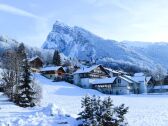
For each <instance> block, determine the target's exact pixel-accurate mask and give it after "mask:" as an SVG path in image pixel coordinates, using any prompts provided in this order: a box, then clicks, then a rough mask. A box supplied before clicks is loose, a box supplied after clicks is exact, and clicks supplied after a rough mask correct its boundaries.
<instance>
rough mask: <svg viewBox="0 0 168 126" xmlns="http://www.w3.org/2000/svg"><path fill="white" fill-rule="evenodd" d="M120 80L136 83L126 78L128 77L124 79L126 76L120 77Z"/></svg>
mask: <svg viewBox="0 0 168 126" xmlns="http://www.w3.org/2000/svg"><path fill="white" fill-rule="evenodd" d="M119 78H121V79H123V80H125V81H127V82H128V83H134V81H133V80H131V79H129V78H126V77H124V76H119Z"/></svg>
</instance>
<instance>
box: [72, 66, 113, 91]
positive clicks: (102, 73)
mask: <svg viewBox="0 0 168 126" xmlns="http://www.w3.org/2000/svg"><path fill="white" fill-rule="evenodd" d="M107 77H110V75H109V74H108V73H107V72H106V70H105V69H104V67H103V66H101V65H94V66H91V67H82V68H80V69H78V70H77V71H76V72H74V73H73V82H74V84H76V85H78V86H82V87H85V88H90V82H89V80H90V79H93V78H107Z"/></svg>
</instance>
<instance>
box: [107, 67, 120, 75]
mask: <svg viewBox="0 0 168 126" xmlns="http://www.w3.org/2000/svg"><path fill="white" fill-rule="evenodd" d="M105 70H107V71H109V72H112V73H115V74H119V73H120V72H118V71H116V70H113V69H111V68H105Z"/></svg>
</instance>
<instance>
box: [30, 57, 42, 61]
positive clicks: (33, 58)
mask: <svg viewBox="0 0 168 126" xmlns="http://www.w3.org/2000/svg"><path fill="white" fill-rule="evenodd" d="M36 58H39V59H41V58H40V57H39V56H35V57H32V58H31V59H29V62H31V61H33V60H35V59H36Z"/></svg>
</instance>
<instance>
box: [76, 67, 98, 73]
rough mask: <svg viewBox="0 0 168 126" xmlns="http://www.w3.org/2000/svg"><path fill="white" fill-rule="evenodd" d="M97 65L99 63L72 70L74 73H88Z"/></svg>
mask: <svg viewBox="0 0 168 126" xmlns="http://www.w3.org/2000/svg"><path fill="white" fill-rule="evenodd" d="M99 66H100V65H94V66H91V67H83V68H80V69H79V70H77V71H76V72H74V74H78V73H89V72H91V71H92V70H94V69H96V68H97V67H99Z"/></svg>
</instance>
